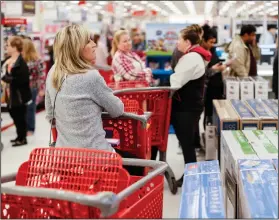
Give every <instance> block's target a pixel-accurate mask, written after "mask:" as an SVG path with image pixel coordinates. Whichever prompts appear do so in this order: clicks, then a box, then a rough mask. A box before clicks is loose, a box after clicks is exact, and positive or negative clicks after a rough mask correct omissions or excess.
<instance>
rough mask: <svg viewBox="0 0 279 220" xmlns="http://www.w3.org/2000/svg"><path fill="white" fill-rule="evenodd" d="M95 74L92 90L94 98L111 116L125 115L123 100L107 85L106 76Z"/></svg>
mask: <svg viewBox="0 0 279 220" xmlns="http://www.w3.org/2000/svg"><path fill="white" fill-rule="evenodd" d="M94 75H95V74H94ZM95 76H96V77H95V80H94V81H93V82H94V85H93V87H92V88H94V89H93V90H92V92H93V93H92V97H93V100H94V101H95V102H96V103H97V104H98V105H99V106H101V107H103V108H104V109H105V110H106V111H107V112H108V113H109V115H110V116H111V117H113V118H116V117H119V116H121V115H123V113H124V104H123V102H122V101H121V100H120V99H119V98H118V97H116V96H115V95H114V94H113V91H112V90H111V89H110V88H109V87H108V86H107V85H106V82H105V80H104V78H103V77H102V76H101V75H100V74H99V73H98V74H96V75H95Z"/></svg>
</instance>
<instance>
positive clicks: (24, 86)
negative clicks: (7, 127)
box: [1, 36, 32, 147]
mask: <svg viewBox="0 0 279 220" xmlns="http://www.w3.org/2000/svg"><path fill="white" fill-rule="evenodd" d="M22 49H23V40H22V38H20V37H18V36H13V37H10V38H9V39H8V42H7V53H8V55H9V57H8V58H7V59H6V60H5V61H3V62H2V63H1V66H2V72H1V79H2V80H3V81H4V82H5V83H7V85H8V90H7V104H8V108H9V113H10V115H11V117H12V119H13V121H14V124H15V127H16V132H17V137H16V138H15V139H14V140H11V142H12V143H13V145H12V146H13V147H17V146H22V145H26V144H27V139H26V135H27V121H26V112H27V105H29V104H30V103H31V102H32V95H31V90H30V86H29V69H28V66H27V64H26V62H25V61H24V59H23V58H22V56H21V52H22Z"/></svg>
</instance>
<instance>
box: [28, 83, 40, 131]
mask: <svg viewBox="0 0 279 220" xmlns="http://www.w3.org/2000/svg"><path fill="white" fill-rule="evenodd" d="M31 92H32V103H31V104H30V105H28V107H27V130H28V131H32V132H34V131H35V124H36V123H35V120H36V109H37V105H36V99H37V95H38V89H37V88H33V89H31Z"/></svg>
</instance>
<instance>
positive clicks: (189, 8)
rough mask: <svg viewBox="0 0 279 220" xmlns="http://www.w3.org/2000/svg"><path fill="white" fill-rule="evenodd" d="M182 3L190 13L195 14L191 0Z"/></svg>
mask: <svg viewBox="0 0 279 220" xmlns="http://www.w3.org/2000/svg"><path fill="white" fill-rule="evenodd" d="M184 3H185V5H186V7H187V9H188V11H189V12H190V14H191V15H195V14H197V12H196V9H195V5H194V3H193V1H184Z"/></svg>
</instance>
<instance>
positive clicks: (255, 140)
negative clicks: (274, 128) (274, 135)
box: [242, 130, 278, 159]
mask: <svg viewBox="0 0 279 220" xmlns="http://www.w3.org/2000/svg"><path fill="white" fill-rule="evenodd" d="M242 132H243V134H244V135H245V136H246V138H247V139H248V141H249V143H250V144H251V145H252V146H253V148H254V150H255V151H256V153H257V155H258V157H259V159H276V158H278V149H277V148H276V147H275V146H274V145H273V144H272V143H271V142H270V141H269V139H268V138H267V136H266V135H265V134H264V133H263V131H261V130H258V131H242Z"/></svg>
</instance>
